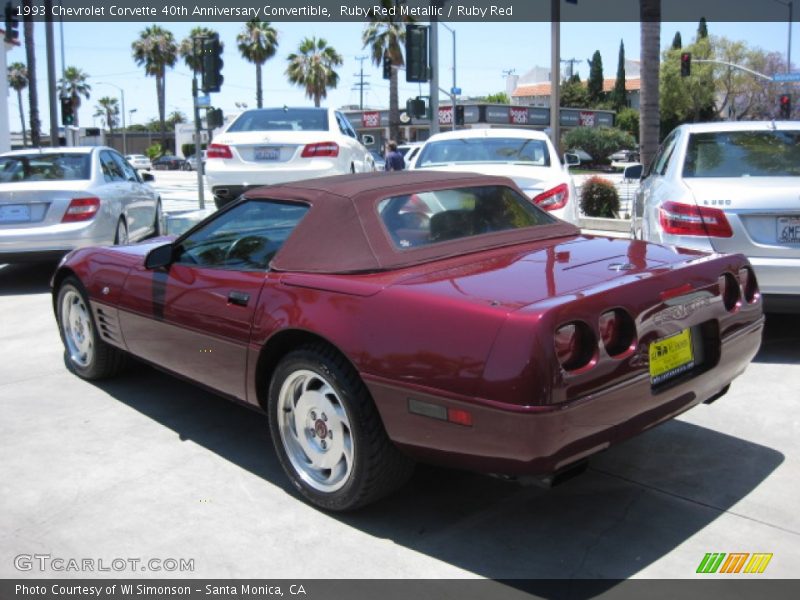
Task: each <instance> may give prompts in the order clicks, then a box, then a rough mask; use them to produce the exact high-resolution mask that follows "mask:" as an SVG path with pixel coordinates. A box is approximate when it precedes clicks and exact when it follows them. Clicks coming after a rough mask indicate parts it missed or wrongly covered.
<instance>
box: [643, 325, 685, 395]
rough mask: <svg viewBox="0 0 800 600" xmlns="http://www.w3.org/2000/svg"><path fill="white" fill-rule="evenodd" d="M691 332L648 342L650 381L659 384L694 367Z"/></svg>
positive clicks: (682, 332)
mask: <svg viewBox="0 0 800 600" xmlns="http://www.w3.org/2000/svg"><path fill="white" fill-rule="evenodd" d="M694 364H695V363H694V349H693V348H692V332H691V331H690V330H688V329H684V330H683V331H681V332H680V333H676V334H675V335H671V336H669V337H665V338H662V339H660V340H656V341H655V342H653V343H652V344H650V383H651V384H652V385H659V384H660V383H664V382H665V381H667V380H668V379H671V378H673V377H677V376H678V375H680V374H681V373H685V372H686V371H689V370H691V369H692V368H693V367H694Z"/></svg>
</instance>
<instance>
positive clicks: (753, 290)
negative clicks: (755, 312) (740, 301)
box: [739, 267, 758, 304]
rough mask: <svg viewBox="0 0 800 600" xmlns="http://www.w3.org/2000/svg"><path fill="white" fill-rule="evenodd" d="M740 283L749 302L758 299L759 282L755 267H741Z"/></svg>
mask: <svg viewBox="0 0 800 600" xmlns="http://www.w3.org/2000/svg"><path fill="white" fill-rule="evenodd" d="M739 285H740V286H742V296H743V297H744V299H745V301H746V302H747V303H748V304H752V303H753V302H755V301H756V300H757V299H758V282H757V281H756V274H755V273H753V269H751V268H750V267H742V268H741V269H739Z"/></svg>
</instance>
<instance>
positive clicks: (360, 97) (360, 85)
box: [350, 56, 369, 110]
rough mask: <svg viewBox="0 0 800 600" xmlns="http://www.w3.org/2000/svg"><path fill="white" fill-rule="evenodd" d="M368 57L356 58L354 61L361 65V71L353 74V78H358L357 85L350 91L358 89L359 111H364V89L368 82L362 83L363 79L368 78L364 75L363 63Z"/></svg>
mask: <svg viewBox="0 0 800 600" xmlns="http://www.w3.org/2000/svg"><path fill="white" fill-rule="evenodd" d="M368 58H369V57H368V56H356V60H357V61H358V62H359V63H361V70H360V71H359V72H358V73H355V75H354V76H355V77H358V83H356V84H355V85H354V86H353V87H352V88H350V89H353V90H354V89H356V88H358V108H359V110H364V88H365V87H367V88H368V87H369V82H367V83H365V82H364V77H369V75H364V61H365V60H367V59H368Z"/></svg>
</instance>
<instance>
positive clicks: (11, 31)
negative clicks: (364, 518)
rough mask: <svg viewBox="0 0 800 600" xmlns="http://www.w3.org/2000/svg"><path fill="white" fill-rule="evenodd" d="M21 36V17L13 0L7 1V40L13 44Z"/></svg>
mask: <svg viewBox="0 0 800 600" xmlns="http://www.w3.org/2000/svg"><path fill="white" fill-rule="evenodd" d="M18 38H19V19H18V18H17V9H16V8H15V7H14V5H13V4H11V2H6V35H5V40H6V42H8V43H9V44H13V43H14V42H16V41H17V39H18Z"/></svg>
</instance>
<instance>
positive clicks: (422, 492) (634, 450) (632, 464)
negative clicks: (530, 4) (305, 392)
mask: <svg viewBox="0 0 800 600" xmlns="http://www.w3.org/2000/svg"><path fill="white" fill-rule="evenodd" d="M99 386H100V387H101V388H102V389H103V390H105V391H106V392H108V393H109V394H111V395H112V396H114V397H115V398H117V399H118V400H119V401H121V402H123V403H124V404H126V405H128V406H130V407H131V408H133V409H135V410H137V411H139V412H140V413H142V414H144V415H146V416H148V417H150V418H151V419H153V420H155V421H157V422H158V423H161V424H162V425H164V426H165V427H168V428H170V429H171V430H173V431H175V432H176V433H178V434H179V436H180V438H181V439H182V440H191V441H192V442H194V443H197V444H200V445H202V446H203V447H205V448H206V449H208V450H210V451H211V452H214V453H216V454H217V455H219V456H221V457H222V458H224V459H226V460H228V461H230V462H231V463H234V464H235V465H238V466H240V467H243V468H245V469H247V470H249V471H250V472H252V473H253V474H255V475H257V476H258V477H261V478H263V479H265V480H267V481H269V482H270V483H272V484H274V485H277V486H278V487H280V488H281V489H283V490H284V491H285V492H286V493H287V494H291V495H294V491H293V490H292V488H291V486H290V485H289V484H288V482H287V480H286V478H285V476H284V474H283V472H282V470H281V467H280V465H279V463H278V461H277V458H276V457H275V454H274V450H273V448H272V444H271V440H270V439H269V434H268V427H267V422H266V417H264V416H263V415H260V414H257V413H254V412H253V411H251V410H249V409H248V408H245V407H243V406H240V405H237V404H235V403H232V402H228V401H226V400H224V399H222V398H219V397H217V396H215V395H214V394H211V393H209V392H206V391H203V390H201V389H199V388H197V387H194V386H192V385H191V384H188V383H185V382H183V381H180V380H178V379H175V378H173V377H171V376H169V375H166V374H163V373H161V372H159V371H156V370H154V369H151V368H149V367H145V366H139V365H137V366H136V367H135V368H134V372H133V373H131V374H129V375H127V376H124V377H121V378H119V379H116V380H111V381H106V382H102V383H100V384H99ZM716 406H717V405H714V406H710V407H704V406H701V407H697V408H696V409H695V410H715V408H716ZM731 457H736V460H731ZM783 460H784V457H783V455H782V454H781V453H779V452H777V451H775V450H772V449H770V448H767V447H764V446H761V445H758V444H754V443H750V442H747V441H744V440H741V439H738V438H735V437H732V436H729V435H725V434H721V433H718V432H716V431H713V430H710V429H705V428H703V427H699V426H696V425H693V424H689V423H686V422H683V421H671V422H668V423H666V424H664V425H662V426H660V427H658V428H656V429H653V430H651V431H649V432H647V433H645V434H643V435H641V436H639V437H637V438H635V439H633V440H630V441H628V442H626V443H624V444H621V445H620V446H617V447H615V448H612V449H611V450H610V451H608V452H606V453H604V454H603V455H600V456H598V457H596V458H594V459H593V460H592V461H591V462H590V468H589V470H588V471H587V472H586V473H585V474H584V475H583V476H581V477H578V478H576V479H573V480H571V481H569V482H567V483H565V484H563V485H561V486H559V487H556V488H553V489H550V490H547V489H541V488H537V487H522V486H520V485H518V484H516V483H512V482H506V481H502V480H499V479H493V478H490V477H487V476H483V475H479V474H473V473H466V472H460V471H454V470H446V469H440V468H435V467H430V466H424V465H420V466H419V467H418V469H417V471H416V474H415V476H414V477H413V478H412V480H411V482H410V483H409V484H408V485H406V486H405V487H404V488H403V489H401V490H400V491H399V492H397V493H396V494H395V495H393V496H391V497H389V498H387V499H385V500H383V501H381V502H379V503H377V504H374V505H371V506H368V507H366V508H364V509H362V510H360V511H357V512H355V513H351V514H345V515H331V518H335V519H338V520H340V521H341V522H344V523H347V524H348V525H349V526H351V527H353V528H356V529H358V530H360V531H362V532H364V533H367V534H369V535H371V536H376V537H379V538H386V539H390V540H392V541H393V542H394V543H396V544H399V545H401V546H405V547H406V548H409V549H412V550H414V551H416V552H419V553H423V554H425V555H428V556H430V557H432V558H434V559H436V560H440V561H445V562H447V563H449V564H451V565H454V566H456V567H458V568H460V569H464V570H467V571H470V572H472V573H475V574H476V575H479V576H482V577H487V578H495V579H512V580H513V579H524V580H525V581H519V582H517V583H515V582H513V581H511V582H507V583H508V584H509V585H511V586H513V587H518V588H519V589H524V590H526V591H530V592H536V593H540V594H545V595H546V596H547V595H549V592H548V590H549V589H550V588H548V585H551V583H550V584H548V583H547V582H546V581H542V582H540V583H541V585H540V584H539V582H537V581H535V580H536V579H539V578H542V579H544V578H549V579H552V578H564V579H572V578H578V579H580V578H601V579H608V581H607V582H599V583H600V585H601V587H603V586H605V587H606V588H611V587H614V586H615V585H617V583H618V582H617V581H615V580H618V579H625V578H627V577H630V576H632V575H633V574H635V573H637V572H639V571H641V570H642V569H643V568H645V567H647V566H648V565H649V564H651V563H653V562H654V561H656V560H658V559H659V558H661V557H662V556H664V555H665V554H667V553H669V552H670V551H671V550H673V549H674V548H676V547H677V546H679V545H680V544H682V543H684V542H686V540H688V539H690V538H691V537H692V536H693V535H695V534H696V533H697V532H698V531H700V530H702V529H703V528H705V527H706V526H707V525H709V524H710V523H712V522H713V521H714V520H715V519H716V518H717V517H718V516H720V514H721V513H722V512H724V511H727V510H729V509H730V508H731V507H732V506H734V505H735V504H736V503H737V502H739V501H740V500H742V499H743V498H744V497H746V496H747V495H748V494H749V493H751V492H752V491H753V490H754V488H756V487H757V486H758V485H759V484H760V483H761V482H762V481H764V479H766V478H767V477H768V476H769V475H770V474H771V473H772V472H773V471H774V470H775V469H776V468H777V467H778V466H779V465H780V464H781V463H782V462H783ZM300 501H301V500H300V499H299V498H298V502H300ZM701 558H702V557H701V556H698V557H697V559H698V562H699V560H700V559H701ZM687 568H688V570H687V571H686V572H680V573H675V577H690V576H692V575H693V573H694V569H695V568H696V565H690V566H689V567H687ZM531 580H533V581H531ZM592 589H593V590H594V591H593V594H594V593H598V592H599V591H602V590H597V589H594V588H592ZM582 596H583V594H582V593H577V595H576V596H575V597H582ZM586 597H588V596H586Z"/></svg>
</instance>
